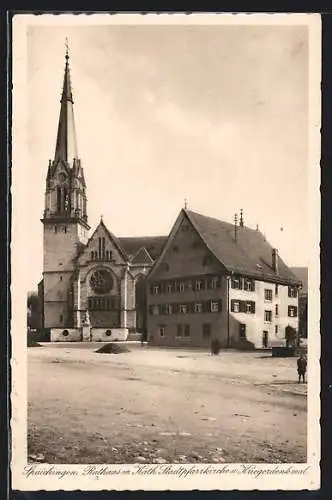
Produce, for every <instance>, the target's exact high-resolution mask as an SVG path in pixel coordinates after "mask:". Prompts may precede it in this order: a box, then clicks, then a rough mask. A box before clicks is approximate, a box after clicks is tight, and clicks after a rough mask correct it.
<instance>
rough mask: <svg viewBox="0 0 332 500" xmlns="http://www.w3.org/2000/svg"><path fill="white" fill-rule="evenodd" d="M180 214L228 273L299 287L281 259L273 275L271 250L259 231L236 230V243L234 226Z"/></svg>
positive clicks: (189, 214) (241, 228)
mask: <svg viewBox="0 0 332 500" xmlns="http://www.w3.org/2000/svg"><path fill="white" fill-rule="evenodd" d="M183 212H184V213H185V215H186V217H187V218H188V220H189V221H190V222H191V224H192V225H193V226H194V228H195V229H196V231H197V232H198V233H199V234H200V236H201V238H202V239H203V241H204V242H205V244H206V246H207V247H208V248H209V250H210V251H211V252H212V253H213V254H214V255H215V256H216V257H217V259H218V260H219V261H220V263H221V264H223V265H224V266H225V268H226V269H227V270H228V271H231V272H234V273H239V274H245V275H249V276H252V277H255V278H256V279H264V280H272V281H282V282H287V283H289V284H291V283H294V284H299V279H298V278H297V277H296V276H295V274H294V273H293V272H292V271H291V269H290V268H289V267H288V266H287V265H286V264H285V262H284V261H283V260H282V259H281V258H280V257H279V270H278V274H276V273H275V272H274V270H273V268H272V251H273V247H272V246H271V245H270V243H269V242H268V241H266V239H265V237H264V235H263V234H262V233H261V232H260V231H257V230H254V229H250V228H248V227H245V226H244V227H238V228H237V239H236V241H235V237H234V224H230V223H228V222H224V221H221V220H218V219H214V218H212V217H208V216H206V215H202V214H199V213H197V212H192V211H190V210H183Z"/></svg>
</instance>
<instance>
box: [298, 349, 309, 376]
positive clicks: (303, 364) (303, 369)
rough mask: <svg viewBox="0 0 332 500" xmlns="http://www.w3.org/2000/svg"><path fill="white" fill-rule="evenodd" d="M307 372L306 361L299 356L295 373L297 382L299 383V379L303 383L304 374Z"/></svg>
mask: <svg viewBox="0 0 332 500" xmlns="http://www.w3.org/2000/svg"><path fill="white" fill-rule="evenodd" d="M306 371H307V360H306V358H305V357H304V355H303V354H301V355H300V357H299V359H298V360H297V373H298V375H299V382H298V383H300V382H301V379H302V381H303V383H304V382H305V374H306Z"/></svg>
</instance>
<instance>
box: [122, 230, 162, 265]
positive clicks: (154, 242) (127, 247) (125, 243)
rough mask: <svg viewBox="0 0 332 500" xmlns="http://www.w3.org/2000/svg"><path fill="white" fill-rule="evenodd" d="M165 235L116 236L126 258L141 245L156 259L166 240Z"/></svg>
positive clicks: (133, 253)
mask: <svg viewBox="0 0 332 500" xmlns="http://www.w3.org/2000/svg"><path fill="white" fill-rule="evenodd" d="M167 238H168V237H167V236H135V237H121V238H117V240H118V242H119V244H120V245H121V247H122V248H123V250H124V251H125V253H126V255H127V256H128V258H131V257H133V256H134V255H135V254H136V253H137V252H138V251H139V250H140V249H141V248H142V247H143V248H145V249H146V250H147V251H148V253H149V255H150V256H151V257H152V259H153V260H156V259H157V258H158V257H159V256H160V254H161V252H162V250H163V247H164V245H165V243H166V241H167Z"/></svg>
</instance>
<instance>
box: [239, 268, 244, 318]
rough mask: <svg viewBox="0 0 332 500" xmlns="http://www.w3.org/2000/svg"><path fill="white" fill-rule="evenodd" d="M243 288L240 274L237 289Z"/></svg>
mask: <svg viewBox="0 0 332 500" xmlns="http://www.w3.org/2000/svg"><path fill="white" fill-rule="evenodd" d="M242 289H243V278H241V276H239V290H242ZM240 310H241V305H240Z"/></svg>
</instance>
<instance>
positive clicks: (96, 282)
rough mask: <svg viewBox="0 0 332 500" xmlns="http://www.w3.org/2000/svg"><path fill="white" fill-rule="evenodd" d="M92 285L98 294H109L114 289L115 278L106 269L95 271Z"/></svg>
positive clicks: (91, 281)
mask: <svg viewBox="0 0 332 500" xmlns="http://www.w3.org/2000/svg"><path fill="white" fill-rule="evenodd" d="M90 285H91V287H92V289H93V291H94V292H96V293H100V294H102V293H108V292H110V291H111V290H112V288H113V278H112V276H111V273H109V272H108V271H107V270H106V269H99V270H98V271H95V272H94V273H93V275H92V276H91V278H90Z"/></svg>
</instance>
